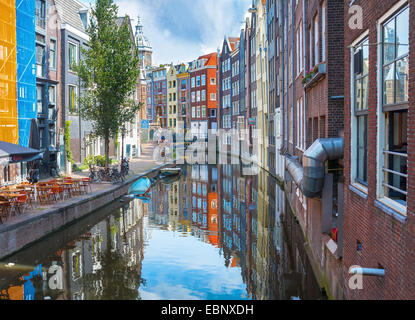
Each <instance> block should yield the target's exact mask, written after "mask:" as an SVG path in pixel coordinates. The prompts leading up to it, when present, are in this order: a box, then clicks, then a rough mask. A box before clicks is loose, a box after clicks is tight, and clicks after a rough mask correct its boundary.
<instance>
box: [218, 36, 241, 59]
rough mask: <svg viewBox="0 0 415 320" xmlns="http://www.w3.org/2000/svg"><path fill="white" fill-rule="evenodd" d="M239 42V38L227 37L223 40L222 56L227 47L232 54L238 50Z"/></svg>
mask: <svg viewBox="0 0 415 320" xmlns="http://www.w3.org/2000/svg"><path fill="white" fill-rule="evenodd" d="M239 41H240V38H239V37H225V39H224V40H223V45H222V51H221V55H222V52H223V49H224V47H225V46H227V48H228V49H229V51H230V52H232V51H234V50H235V49H236V48H238V47H239Z"/></svg>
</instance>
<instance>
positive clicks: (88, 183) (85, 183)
mask: <svg viewBox="0 0 415 320" xmlns="http://www.w3.org/2000/svg"><path fill="white" fill-rule="evenodd" d="M81 186H82V187H83V188H84V190H85V193H88V188H89V191H90V192H92V187H91V179H89V178H82V182H81Z"/></svg>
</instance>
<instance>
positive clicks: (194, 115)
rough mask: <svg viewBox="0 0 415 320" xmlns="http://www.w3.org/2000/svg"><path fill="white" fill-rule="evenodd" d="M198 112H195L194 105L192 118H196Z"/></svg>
mask: <svg viewBox="0 0 415 320" xmlns="http://www.w3.org/2000/svg"><path fill="white" fill-rule="evenodd" d="M195 117H196V114H195V107H192V118H195Z"/></svg>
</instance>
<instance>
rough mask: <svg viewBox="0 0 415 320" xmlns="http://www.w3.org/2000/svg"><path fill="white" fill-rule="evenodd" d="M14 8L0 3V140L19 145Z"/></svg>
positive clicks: (7, 1)
mask: <svg viewBox="0 0 415 320" xmlns="http://www.w3.org/2000/svg"><path fill="white" fill-rule="evenodd" d="M16 73H17V59H16V8H15V1H14V0H1V1H0V140H1V141H6V142H10V143H14V144H18V143H19V131H18V114H17V97H16V95H17V89H16V88H17V83H16Z"/></svg>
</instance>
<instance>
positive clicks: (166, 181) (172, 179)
mask: <svg viewBox="0 0 415 320" xmlns="http://www.w3.org/2000/svg"><path fill="white" fill-rule="evenodd" d="M179 179H180V176H179V175H174V176H163V177H161V180H160V181H161V182H162V183H163V184H165V185H169V184H172V183H173V182H176V181H179Z"/></svg>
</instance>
